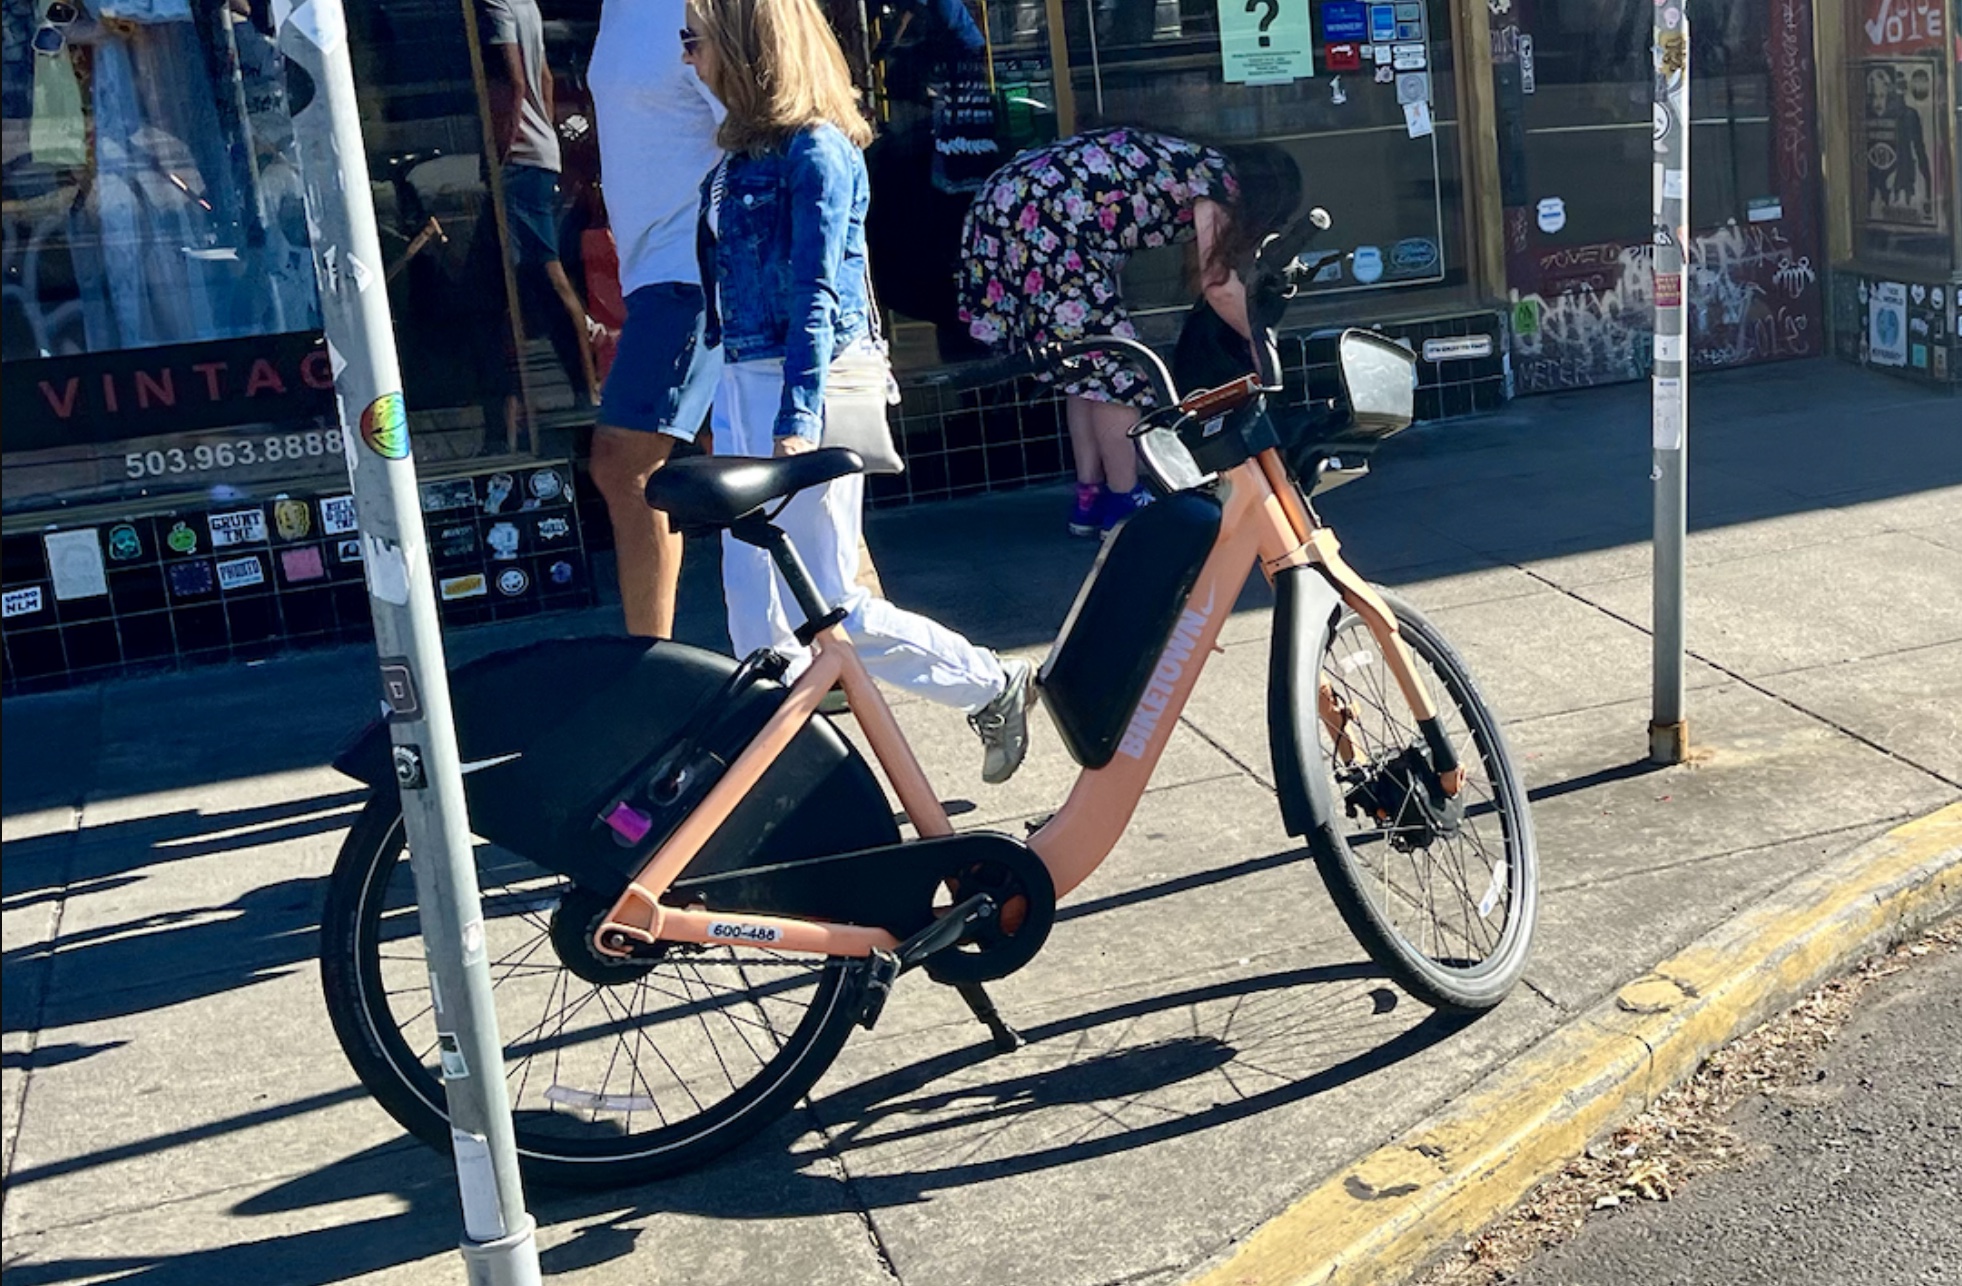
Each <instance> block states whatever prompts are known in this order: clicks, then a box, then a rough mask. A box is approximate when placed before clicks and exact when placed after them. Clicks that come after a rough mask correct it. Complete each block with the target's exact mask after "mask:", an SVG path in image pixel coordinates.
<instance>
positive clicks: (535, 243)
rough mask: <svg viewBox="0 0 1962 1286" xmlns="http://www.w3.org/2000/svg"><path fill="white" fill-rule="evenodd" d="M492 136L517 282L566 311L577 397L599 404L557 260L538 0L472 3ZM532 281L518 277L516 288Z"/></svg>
mask: <svg viewBox="0 0 1962 1286" xmlns="http://www.w3.org/2000/svg"><path fill="white" fill-rule="evenodd" d="M477 11H478V23H479V33H480V36H481V38H482V39H483V41H484V43H485V44H486V45H487V46H488V47H489V48H488V49H487V51H486V57H485V59H484V78H485V80H486V81H487V82H488V87H489V93H490V109H491V132H492V137H493V139H494V141H495V144H496V147H497V161H498V167H499V174H500V177H501V179H502V185H503V188H504V220H505V226H506V230H507V234H508V236H509V238H510V246H509V252H510V256H511V263H512V265H513V266H514V267H515V268H516V269H517V270H518V272H519V274H520V276H521V278H523V277H524V276H525V275H527V274H532V273H538V274H542V275H543V277H544V280H545V282H546V283H547V284H548V285H549V287H550V290H551V293H552V294H553V295H554V296H555V297H556V298H557V299H558V301H559V302H560V304H562V305H563V306H564V308H565V310H566V313H567V315H568V317H569V318H570V320H571V323H572V339H573V343H574V344H575V345H576V347H577V352H578V362H579V366H580V369H579V371H578V373H577V376H576V378H577V379H578V380H579V381H580V384H579V386H578V387H577V388H576V389H575V392H576V393H578V394H580V395H582V396H583V397H584V398H585V400H586V401H587V402H589V403H591V402H597V401H598V400H599V378H598V374H597V370H596V368H595V367H594V365H593V349H592V343H591V340H590V338H589V335H588V329H587V322H586V305H585V304H584V303H583V302H582V301H581V300H580V298H579V295H578V293H577V292H575V291H574V290H573V288H572V281H571V279H570V278H568V277H567V276H566V272H565V265H564V264H563V263H561V262H560V261H559V215H560V212H561V211H560V201H559V169H560V158H559V135H558V129H557V126H556V124H555V122H554V120H553V101H552V69H551V68H550V67H549V66H547V65H546V62H545V20H544V18H543V17H542V16H541V15H540V14H539V12H538V0H477ZM530 284H531V283H530V282H527V281H523V280H521V282H520V285H521V287H523V286H528V285H530Z"/></svg>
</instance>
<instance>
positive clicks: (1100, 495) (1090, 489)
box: [1070, 482, 1104, 536]
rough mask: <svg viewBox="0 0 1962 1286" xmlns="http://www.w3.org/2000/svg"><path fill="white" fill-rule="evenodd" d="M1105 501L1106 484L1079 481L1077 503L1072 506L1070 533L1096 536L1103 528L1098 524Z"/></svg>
mask: <svg viewBox="0 0 1962 1286" xmlns="http://www.w3.org/2000/svg"><path fill="white" fill-rule="evenodd" d="M1103 502H1104V484H1103V483H1101V482H1079V483H1077V484H1076V503H1075V504H1074V505H1072V506H1071V508H1070V535H1072V536H1094V535H1096V534H1097V533H1098V531H1099V530H1101V528H1100V527H1099V525H1098V517H1099V510H1100V509H1101V508H1102V506H1103Z"/></svg>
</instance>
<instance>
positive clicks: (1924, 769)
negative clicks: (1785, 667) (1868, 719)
mask: <svg viewBox="0 0 1962 1286" xmlns="http://www.w3.org/2000/svg"><path fill="white" fill-rule="evenodd" d="M1513 566H1514V567H1516V568H1518V569H1519V570H1520V571H1521V572H1524V573H1525V574H1526V575H1528V576H1530V577H1532V578H1533V579H1534V580H1536V581H1539V582H1540V583H1541V584H1542V585H1545V586H1547V587H1549V588H1550V589H1552V590H1554V591H1555V592H1557V593H1560V594H1564V595H1566V596H1567V597H1568V598H1571V599H1573V600H1574V601H1575V602H1576V603H1579V604H1581V605H1582V606H1584V607H1591V608H1593V609H1594V610H1595V611H1597V612H1599V613H1601V614H1602V615H1603V616H1605V617H1607V618H1608V619H1610V620H1613V621H1619V622H1620V623H1621V624H1623V625H1626V626H1628V628H1630V629H1632V630H1634V631H1635V632H1636V633H1638V634H1644V635H1648V636H1649V637H1651V638H1653V637H1654V636H1655V631H1653V630H1651V629H1649V628H1648V627H1647V626H1645V625H1643V624H1642V623H1641V622H1639V621H1636V620H1632V619H1631V618H1629V617H1627V616H1624V615H1622V614H1621V613H1620V612H1617V611H1615V610H1614V609H1613V608H1611V607H1608V606H1606V605H1605V604H1602V603H1597V602H1595V601H1594V600H1593V599H1591V598H1589V597H1587V595H1585V594H1583V593H1581V592H1580V591H1579V590H1576V589H1569V588H1568V587H1567V586H1565V585H1562V584H1560V583H1559V582H1558V581H1555V580H1553V579H1551V578H1550V577H1547V576H1543V575H1541V574H1540V573H1539V572H1536V571H1534V570H1533V569H1532V568H1530V567H1528V566H1526V565H1525V564H1523V563H1514V564H1513ZM1683 655H1684V656H1685V657H1688V658H1689V659H1690V660H1693V661H1699V662H1701V663H1702V664H1704V665H1707V666H1709V667H1710V668H1711V669H1713V670H1715V671H1716V672H1717V673H1719V674H1721V675H1723V676H1724V677H1725V678H1727V679H1729V680H1731V681H1732V682H1733V683H1738V684H1741V685H1743V686H1744V687H1747V688H1749V689H1750V690H1751V691H1753V692H1755V693H1757V694H1758V695H1759V696H1762V697H1769V698H1770V699H1771V700H1773V701H1776V702H1777V703H1778V704H1779V705H1782V706H1784V707H1786V708H1787V709H1789V710H1793V711H1795V712H1797V713H1799V714H1802V715H1804V716H1805V717H1806V718H1808V719H1811V720H1813V721H1814V722H1817V723H1822V724H1824V725H1826V726H1827V727H1828V728H1831V729H1832V730H1833V731H1834V732H1837V733H1839V734H1840V735H1841V736H1843V737H1846V738H1848V739H1849V740H1852V741H1857V742H1859V743H1860V744H1861V745H1863V746H1865V747H1867V748H1868V749H1869V750H1876V751H1879V752H1880V753H1881V754H1883V755H1886V756H1887V757H1888V758H1889V759H1892V760H1894V761H1895V762H1896V763H1898V764H1901V765H1902V766H1904V767H1907V768H1912V769H1914V770H1915V771H1916V772H1918V773H1922V774H1923V775H1925V776H1928V777H1932V778H1934V779H1935V780H1936V781H1938V782H1941V783H1942V784H1943V785H1945V786H1949V787H1951V788H1953V789H1955V790H1962V780H1958V779H1957V778H1954V777H1950V776H1949V775H1948V774H1947V773H1944V772H1942V771H1941V770H1940V769H1938V768H1931V767H1929V766H1928V765H1927V764H1924V763H1921V762H1919V761H1918V760H1915V759H1912V758H1910V757H1908V756H1907V755H1904V754H1902V753H1901V752H1900V751H1898V750H1895V749H1893V748H1892V747H1889V746H1884V745H1882V744H1881V743H1880V742H1878V741H1875V740H1874V739H1873V738H1872V737H1869V736H1867V735H1866V734H1864V733H1861V732H1857V731H1855V730H1854V729H1852V728H1849V727H1847V726H1846V725H1845V724H1843V723H1841V722H1839V721H1838V720H1837V719H1833V718H1830V717H1828V716H1826V715H1823V714H1820V713H1819V712H1818V711H1816V710H1809V709H1807V708H1806V707H1804V706H1802V705H1800V704H1799V703H1798V702H1796V701H1794V700H1792V699H1791V698H1790V697H1786V696H1782V695H1780V694H1779V693H1776V692H1773V691H1772V690H1771V689H1770V688H1767V687H1765V686H1764V684H1762V683H1759V682H1757V681H1756V680H1755V679H1752V678H1750V677H1749V676H1747V675H1744V674H1740V673H1739V672H1738V671H1736V670H1733V669H1731V668H1730V667H1729V666H1727V665H1723V664H1721V663H1720V662H1717V661H1714V660H1712V659H1711V658H1709V657H1707V656H1704V655H1703V654H1702V653H1700V652H1698V651H1696V650H1695V649H1693V648H1688V647H1686V648H1684V649H1683Z"/></svg>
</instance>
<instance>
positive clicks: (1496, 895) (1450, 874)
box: [1307, 590, 1539, 1012]
mask: <svg viewBox="0 0 1962 1286" xmlns="http://www.w3.org/2000/svg"><path fill="white" fill-rule="evenodd" d="M1378 592H1379V593H1381V592H1382V591H1380V590H1379V591H1378ZM1383 598H1384V599H1385V600H1386V601H1387V602H1388V603H1389V604H1390V609H1391V610H1392V611H1393V612H1394V613H1395V614H1396V618H1397V620H1398V622H1399V623H1400V625H1401V626H1402V630H1403V636H1404V640H1405V641H1406V642H1407V643H1408V644H1409V645H1410V650H1411V651H1412V652H1413V653H1415V654H1416V657H1417V662H1418V672H1419V673H1420V674H1421V675H1422V676H1423V678H1424V681H1425V684H1426V686H1427V687H1428V688H1429V689H1430V692H1431V699H1432V700H1433V702H1435V703H1436V705H1437V707H1438V714H1439V717H1440V718H1441V719H1442V721H1443V723H1444V728H1445V732H1446V734H1447V735H1448V736H1449V737H1450V739H1451V743H1452V745H1453V746H1454V747H1455V748H1456V749H1457V753H1458V758H1459V762H1460V766H1461V767H1462V768H1463V769H1464V771H1465V784H1464V786H1463V788H1462V789H1461V791H1460V792H1459V796H1458V798H1459V799H1460V800H1462V801H1463V802H1464V805H1465V810H1464V818H1463V821H1462V822H1461V823H1460V824H1459V826H1458V828H1457V830H1456V832H1455V833H1444V832H1440V831H1439V830H1438V829H1436V828H1434V827H1431V826H1426V825H1424V824H1422V821H1421V817H1422V814H1421V812H1420V811H1419V809H1418V805H1417V804H1416V803H1415V802H1413V801H1412V800H1411V792H1412V790H1413V789H1415V788H1416V787H1415V785H1414V783H1413V780H1412V778H1413V777H1414V775H1415V774H1414V773H1412V772H1411V771H1410V770H1409V769H1408V768H1400V767H1399V766H1398V765H1397V763H1396V762H1395V761H1396V760H1397V759H1398V757H1399V756H1401V755H1403V754H1404V752H1406V751H1408V750H1411V749H1413V748H1415V749H1419V750H1421V749H1422V747H1423V746H1424V738H1423V736H1422V734H1421V733H1420V732H1419V730H1418V728H1417V721H1416V718H1415V717H1414V716H1413V715H1412V714H1411V712H1410V707H1409V705H1408V704H1406V703H1405V701H1404V699H1403V696H1402V693H1401V691H1400V689H1399V688H1398V687H1397V684H1396V681H1395V679H1394V677H1393V676H1392V674H1391V672H1390V670H1389V667H1388V665H1387V664H1386V662H1385V661H1384V659H1383V656H1382V652H1381V650H1380V649H1379V648H1378V647H1377V644H1376V640H1375V637H1374V636H1373V635H1372V634H1370V632H1369V630H1368V628H1367V626H1365V625H1364V623H1363V622H1362V620H1361V619H1360V618H1359V617H1358V616H1356V614H1355V613H1354V612H1352V611H1349V610H1348V609H1346V608H1345V609H1344V610H1343V611H1342V613H1341V615H1340V617H1339V618H1338V619H1337V621H1336V625H1335V629H1334V631H1333V632H1332V633H1331V635H1330V639H1329V646H1328V648H1327V650H1326V651H1325V652H1324V654H1323V656H1322V675H1323V678H1324V679H1325V680H1326V682H1327V683H1328V684H1329V686H1330V688H1331V690H1332V691H1333V693H1334V694H1335V696H1336V697H1337V698H1338V699H1339V700H1340V701H1341V702H1343V703H1345V704H1346V705H1347V707H1348V709H1349V710H1350V711H1351V712H1352V714H1353V715H1354V721H1353V722H1351V723H1349V724H1348V725H1347V729H1348V733H1349V738H1350V741H1351V745H1352V746H1354V747H1356V748H1357V751H1358V753H1355V754H1352V755H1351V756H1350V757H1349V759H1348V761H1347V762H1346V763H1345V762H1343V761H1342V760H1341V758H1340V757H1338V755H1337V753H1336V744H1335V737H1334V735H1333V734H1332V733H1331V731H1330V729H1329V728H1328V726H1327V724H1326V722H1325V721H1323V720H1321V719H1317V720H1316V721H1315V726H1316V727H1317V728H1318V729H1319V737H1318V742H1319V746H1320V758H1319V763H1317V764H1316V765H1314V766H1313V767H1312V768H1311V769H1310V770H1311V771H1315V772H1320V773H1323V774H1326V780H1327V782H1328V784H1329V786H1330V793H1329V795H1328V796H1327V797H1328V798H1329V799H1331V800H1333V803H1334V811H1335V814H1336V815H1335V816H1332V817H1325V818H1318V819H1317V821H1318V823H1319V824H1318V825H1317V826H1316V827H1315V828H1314V829H1313V831H1312V832H1311V834H1310V836H1309V840H1310V847H1311V848H1312V850H1313V852H1314V854H1315V861H1316V865H1317V866H1318V867H1319V868H1320V870H1321V873H1322V879H1323V881H1324V882H1325V883H1326V884H1327V885H1328V891H1329V894H1330V896H1331V897H1333V898H1334V900H1335V905H1336V909H1337V910H1338V911H1340V912H1341V914H1342V919H1343V920H1344V922H1345V923H1347V924H1348V926H1349V929H1350V931H1351V932H1353V933H1354V934H1355V935H1356V937H1357V939H1358V940H1360V941H1361V943H1362V944H1363V947H1364V948H1365V949H1366V950H1367V951H1368V952H1369V954H1370V956H1371V957H1372V958H1373V959H1374V960H1375V961H1376V963H1377V964H1378V965H1380V966H1381V967H1382V968H1383V969H1384V970H1385V971H1386V972H1387V973H1388V974H1389V975H1390V976H1391V977H1392V978H1394V979H1395V980H1396V981H1397V983H1398V984H1399V985H1401V986H1402V987H1403V988H1404V989H1405V990H1406V991H1408V992H1409V993H1410V994H1411V995H1412V996H1415V997H1416V998H1417V999H1418V1000H1421V1001H1423V1002H1424V1003H1425V1004H1427V1005H1431V1006H1433V1007H1435V1008H1438V1009H1446V1010H1454V1011H1460V1012H1475V1011H1478V1010H1484V1009H1490V1008H1491V1007H1492V1006H1494V1005H1496V1004H1498V1003H1499V1002H1500V1001H1501V1000H1503V999H1504V998H1505V996H1506V994H1507V993H1508V992H1509V991H1511V990H1512V987H1513V985H1514V984H1515V983H1517V982H1518V981H1519V977H1520V975H1521V974H1522V973H1524V972H1525V969H1526V958H1527V954H1528V952H1529V951H1530V950H1531V948H1532V940H1533V924H1534V919H1535V917H1536V915H1537V914H1538V907H1539V855H1538V850H1537V848H1536V847H1535V844H1534V841H1533V819H1532V815H1531V812H1530V811H1529V808H1528V805H1527V798H1526V791H1525V789H1524V788H1523V787H1522V786H1521V785H1520V782H1519V775H1518V773H1517V771H1516V770H1515V769H1514V767H1513V763H1512V756H1511V755H1510V753H1509V752H1508V751H1507V749H1506V744H1505V738H1504V736H1503V735H1502V734H1501V733H1500V731H1499V723H1498V720H1497V719H1496V718H1494V717H1493V715H1492V712H1491V709H1490V708H1489V707H1488V706H1487V705H1486V704H1485V699H1484V698H1483V697H1482V696H1481V695H1479V691H1478V687H1477V685H1476V684H1474V683H1473V682H1472V679H1471V676H1470V674H1468V673H1467V672H1466V670H1465V664H1464V662H1463V661H1462V660H1461V659H1460V658H1459V656H1458V653H1457V652H1456V651H1455V650H1454V649H1453V648H1452V647H1451V645H1450V644H1449V643H1447V642H1446V641H1445V639H1444V637H1443V635H1441V634H1439V633H1438V631H1437V627H1436V626H1434V625H1432V624H1431V623H1430V621H1428V620H1426V619H1425V617H1424V616H1423V614H1422V613H1421V612H1419V611H1418V610H1417V609H1416V608H1414V607H1412V606H1411V605H1410V604H1409V603H1407V602H1405V601H1403V600H1402V599H1400V598H1398V597H1397V596H1395V595H1393V594H1389V593H1383ZM1307 699H1309V700H1315V699H1316V696H1315V694H1312V693H1311V694H1308V696H1307ZM1406 762H1407V761H1406ZM1385 801H1396V802H1393V803H1392V804H1391V806H1392V807H1394V808H1395V809H1396V813H1395V815H1393V816H1390V817H1389V818H1388V820H1387V822H1385V821H1383V820H1380V819H1379V817H1377V816H1372V815H1371V812H1372V810H1371V808H1370V807H1369V805H1371V804H1372V803H1373V804H1376V805H1377V806H1378V807H1379V808H1380V807H1381V805H1382V803H1383V802H1385Z"/></svg>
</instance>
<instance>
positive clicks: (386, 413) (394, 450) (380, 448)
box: [361, 393, 409, 460]
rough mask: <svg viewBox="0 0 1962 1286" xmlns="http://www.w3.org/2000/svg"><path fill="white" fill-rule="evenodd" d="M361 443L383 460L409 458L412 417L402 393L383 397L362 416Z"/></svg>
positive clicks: (375, 401) (373, 403)
mask: <svg viewBox="0 0 1962 1286" xmlns="http://www.w3.org/2000/svg"><path fill="white" fill-rule="evenodd" d="M361 440H362V441H363V442H366V443H367V444H368V449H369V450H371V451H373V452H374V453H375V454H376V455H378V456H380V457H381V458H382V459H384V460H406V459H408V458H409V413H408V410H407V409H406V408H405V407H404V406H403V405H402V395H401V394H400V393H384V394H382V395H381V396H380V397H378V398H376V399H375V400H374V401H373V402H371V403H369V404H368V409H367V410H365V411H363V412H362V413H361Z"/></svg>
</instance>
